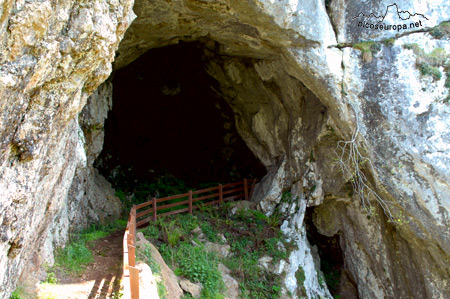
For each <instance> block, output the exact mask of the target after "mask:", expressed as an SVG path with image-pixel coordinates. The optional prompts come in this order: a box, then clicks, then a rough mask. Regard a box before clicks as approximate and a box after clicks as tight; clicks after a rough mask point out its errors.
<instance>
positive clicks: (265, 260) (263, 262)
mask: <svg viewBox="0 0 450 299" xmlns="http://www.w3.org/2000/svg"><path fill="white" fill-rule="evenodd" d="M272 260H273V257H271V256H263V257H262V258H260V259H259V260H258V263H259V266H260V267H261V268H263V269H265V270H267V271H270V263H271V262H272Z"/></svg>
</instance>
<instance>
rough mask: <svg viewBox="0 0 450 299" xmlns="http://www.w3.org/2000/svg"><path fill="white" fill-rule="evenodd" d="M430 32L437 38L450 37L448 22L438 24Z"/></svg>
mask: <svg viewBox="0 0 450 299" xmlns="http://www.w3.org/2000/svg"><path fill="white" fill-rule="evenodd" d="M430 34H431V35H432V36H433V37H434V38H437V39H442V38H444V37H446V38H449V37H450V22H442V23H441V24H439V25H438V26H436V27H434V28H433V29H432V30H431V31H430Z"/></svg>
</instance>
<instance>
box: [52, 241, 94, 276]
mask: <svg viewBox="0 0 450 299" xmlns="http://www.w3.org/2000/svg"><path fill="white" fill-rule="evenodd" d="M93 260H94V258H93V257H92V252H91V251H90V250H89V249H88V248H87V247H86V244H85V243H84V242H83V241H74V242H71V243H69V244H68V245H66V247H65V248H63V249H59V250H57V252H56V259H55V263H56V266H59V267H62V269H63V270H65V271H66V272H69V273H72V274H79V273H81V272H83V271H84V269H86V266H87V265H88V264H89V263H91V262H92V261H93Z"/></svg>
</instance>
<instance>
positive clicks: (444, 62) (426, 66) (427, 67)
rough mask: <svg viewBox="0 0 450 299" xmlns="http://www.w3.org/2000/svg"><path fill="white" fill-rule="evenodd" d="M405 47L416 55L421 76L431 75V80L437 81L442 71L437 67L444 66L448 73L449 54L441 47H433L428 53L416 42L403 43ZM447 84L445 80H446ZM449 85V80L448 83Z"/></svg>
mask: <svg viewBox="0 0 450 299" xmlns="http://www.w3.org/2000/svg"><path fill="white" fill-rule="evenodd" d="M403 47H404V48H405V49H409V50H412V51H413V52H414V54H415V55H416V57H417V58H416V67H417V69H418V70H419V71H420V73H421V75H422V76H431V77H432V78H433V80H435V81H437V80H440V79H441V78H442V72H441V71H440V70H439V67H444V69H445V70H446V72H447V73H448V67H449V64H448V58H449V55H448V54H447V53H446V52H445V50H444V49H443V48H437V49H434V50H433V51H432V52H430V53H428V54H427V53H425V51H424V50H423V49H422V48H421V47H420V46H419V45H418V44H416V43H414V44H405V45H403ZM446 85H447V82H446ZM448 85H449V86H450V82H449V83H448Z"/></svg>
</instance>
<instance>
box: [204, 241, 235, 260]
mask: <svg viewBox="0 0 450 299" xmlns="http://www.w3.org/2000/svg"><path fill="white" fill-rule="evenodd" d="M205 249H206V250H207V251H209V252H214V253H216V254H217V255H218V256H219V257H222V258H226V257H227V256H228V255H229V254H230V245H228V244H224V245H220V244H216V243H211V242H206V243H205Z"/></svg>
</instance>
